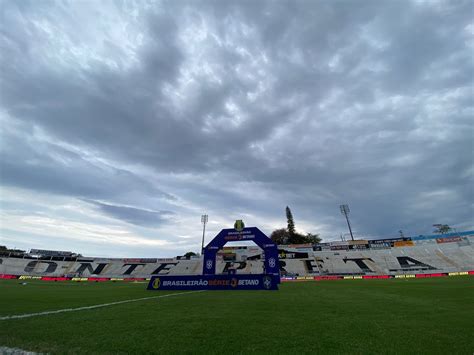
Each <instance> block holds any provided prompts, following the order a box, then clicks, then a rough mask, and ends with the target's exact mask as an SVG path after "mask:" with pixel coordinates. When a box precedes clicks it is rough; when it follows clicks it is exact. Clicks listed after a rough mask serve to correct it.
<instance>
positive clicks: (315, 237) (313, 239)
mask: <svg viewBox="0 0 474 355" xmlns="http://www.w3.org/2000/svg"><path fill="white" fill-rule="evenodd" d="M306 240H307V242H306V243H311V244H318V243H321V240H322V239H321V238H320V237H319V234H312V233H307V234H306Z"/></svg>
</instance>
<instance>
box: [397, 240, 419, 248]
mask: <svg viewBox="0 0 474 355" xmlns="http://www.w3.org/2000/svg"><path fill="white" fill-rule="evenodd" d="M413 245H414V244H413V241H412V240H403V241H398V242H394V243H393V246H394V247H412V246H413Z"/></svg>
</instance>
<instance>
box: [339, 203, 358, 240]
mask: <svg viewBox="0 0 474 355" xmlns="http://www.w3.org/2000/svg"><path fill="white" fill-rule="evenodd" d="M339 208H340V209H341V213H342V214H343V215H344V216H346V221H347V226H348V227H349V232H350V233H351V238H352V240H354V235H353V234H352V228H351V223H350V222H349V212H350V211H351V210H350V209H349V205H340V206H339Z"/></svg>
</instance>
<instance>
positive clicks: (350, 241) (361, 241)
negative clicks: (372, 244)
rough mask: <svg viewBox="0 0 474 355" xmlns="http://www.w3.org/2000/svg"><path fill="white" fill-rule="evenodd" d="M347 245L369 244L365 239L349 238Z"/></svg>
mask: <svg viewBox="0 0 474 355" xmlns="http://www.w3.org/2000/svg"><path fill="white" fill-rule="evenodd" d="M348 243H349V245H365V244H369V241H367V240H362V239H361V240H349V241H348Z"/></svg>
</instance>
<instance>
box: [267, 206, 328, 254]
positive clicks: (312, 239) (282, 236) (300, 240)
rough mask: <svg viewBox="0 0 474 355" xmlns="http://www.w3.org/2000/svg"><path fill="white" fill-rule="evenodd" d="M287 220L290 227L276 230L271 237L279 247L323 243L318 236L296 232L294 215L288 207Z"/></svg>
mask: <svg viewBox="0 0 474 355" xmlns="http://www.w3.org/2000/svg"><path fill="white" fill-rule="evenodd" d="M286 219H287V222H288V227H287V228H286V229H285V228H281V229H276V230H274V231H273V232H272V234H271V235H270V238H271V240H273V241H274V242H275V243H276V244H277V245H281V244H306V243H311V244H316V243H319V242H321V238H320V237H319V235H318V234H312V233H307V234H306V235H304V234H301V233H298V232H296V230H295V221H294V220H293V214H292V213H291V210H290V207H288V206H286Z"/></svg>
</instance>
